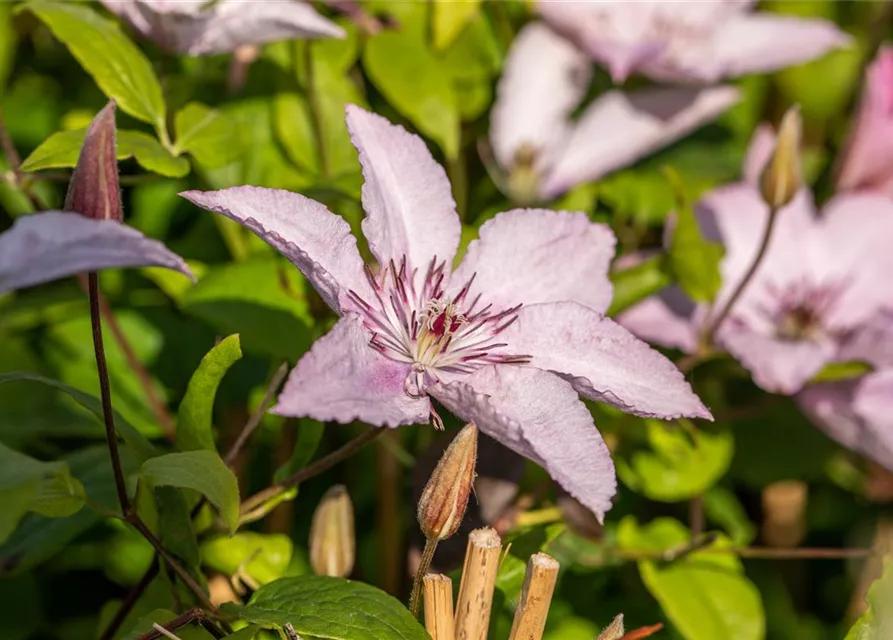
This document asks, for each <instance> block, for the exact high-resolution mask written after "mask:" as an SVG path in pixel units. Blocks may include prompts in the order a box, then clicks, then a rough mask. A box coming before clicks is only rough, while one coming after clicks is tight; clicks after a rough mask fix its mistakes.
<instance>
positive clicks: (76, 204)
mask: <svg viewBox="0 0 893 640" xmlns="http://www.w3.org/2000/svg"><path fill="white" fill-rule="evenodd" d="M65 210H66V211H74V212H76V213H80V214H81V215H84V216H86V217H88V218H96V219H97V220H118V221H120V220H121V191H120V189H119V188H118V160H117V156H116V146H115V102H114V101H113V100H110V101H109V103H108V104H107V105H106V106H105V107H103V109H102V111H100V112H99V113H98V114H96V117H95V118H93V122H91V123H90V126H89V127H87V133H86V135H85V136H84V146H82V147H81V153H80V155H79V156H78V163H77V165H76V166H75V168H74V173H73V174H72V176H71V182H70V183H69V185H68V194H67V195H66V196H65Z"/></svg>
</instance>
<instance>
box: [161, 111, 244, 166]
mask: <svg viewBox="0 0 893 640" xmlns="http://www.w3.org/2000/svg"><path fill="white" fill-rule="evenodd" d="M174 131H175V133H176V136H177V138H176V141H175V143H174V146H175V150H176V151H177V152H180V153H183V152H188V153H190V154H191V155H192V156H193V157H194V158H195V159H196V160H197V161H198V162H200V163H201V164H203V165H205V166H207V167H219V166H222V165H225V164H228V163H229V162H232V161H233V160H235V159H236V158H237V157H238V153H239V147H238V139H237V138H236V132H235V127H234V125H233V123H232V122H231V121H230V120H229V119H228V118H227V117H226V116H224V115H223V114H222V113H220V112H219V111H218V110H217V109H212V108H211V107H209V106H207V105H204V104H202V103H200V102H190V103H189V104H187V105H186V106H185V107H183V108H182V109H180V110H179V111H177V114H176V115H175V116H174Z"/></svg>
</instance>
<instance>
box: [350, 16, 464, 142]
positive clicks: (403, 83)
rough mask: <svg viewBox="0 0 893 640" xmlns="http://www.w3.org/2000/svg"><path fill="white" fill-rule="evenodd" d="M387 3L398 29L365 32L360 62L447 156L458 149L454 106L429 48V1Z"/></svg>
mask: <svg viewBox="0 0 893 640" xmlns="http://www.w3.org/2000/svg"><path fill="white" fill-rule="evenodd" d="M389 6H390V7H391V9H392V13H395V14H396V19H397V20H398V21H399V23H400V30H399V31H398V30H394V29H386V30H383V31H382V32H381V33H379V34H378V35H376V36H374V37H373V38H370V39H369V41H368V42H367V43H366V48H365V50H364V51H363V66H364V67H365V68H366V71H367V72H368V74H369V77H370V79H371V80H372V82H373V83H374V84H375V86H376V88H378V90H379V91H381V92H382V94H384V96H385V97H386V98H387V99H388V101H389V102H390V103H391V104H392V105H394V107H395V108H396V109H397V111H399V112H400V113H402V114H403V115H404V116H406V117H407V118H409V120H410V121H412V123H413V124H414V125H415V126H416V127H417V128H418V129H419V131H421V132H422V133H424V134H425V135H427V136H429V137H430V138H431V139H433V140H434V141H435V142H436V143H437V144H438V145H439V146H440V148H441V149H442V150H443V153H444V155H446V157H447V158H448V159H454V158H456V157H457V156H458V154H459V107H458V104H457V101H456V96H455V94H454V93H453V89H452V86H451V78H450V76H449V75H448V74H446V73H444V72H443V71H444V70H443V68H442V65H441V63H440V60H439V59H438V58H437V57H436V56H435V55H434V54H433V53H432V52H431V51H430V50H429V49H428V43H427V41H426V37H425V26H426V20H427V12H428V3H423V2H403V3H394V4H393V5H389Z"/></svg>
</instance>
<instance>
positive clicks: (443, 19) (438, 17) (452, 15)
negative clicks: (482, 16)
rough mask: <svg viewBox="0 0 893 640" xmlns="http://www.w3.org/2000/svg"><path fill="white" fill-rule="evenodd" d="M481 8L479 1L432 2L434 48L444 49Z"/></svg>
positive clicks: (450, 0)
mask: <svg viewBox="0 0 893 640" xmlns="http://www.w3.org/2000/svg"><path fill="white" fill-rule="evenodd" d="M480 8H481V0H468V1H467V2H454V1H453V0H435V2H434V7H433V11H434V20H433V30H434V48H435V49H446V48H447V47H448V46H450V44H452V43H453V41H454V40H455V39H456V37H457V36H458V35H459V34H460V33H461V32H462V30H463V29H464V28H465V27H466V25H467V24H468V23H469V22H470V21H471V20H472V18H474V17H475V15H477V13H478V12H479V11H480Z"/></svg>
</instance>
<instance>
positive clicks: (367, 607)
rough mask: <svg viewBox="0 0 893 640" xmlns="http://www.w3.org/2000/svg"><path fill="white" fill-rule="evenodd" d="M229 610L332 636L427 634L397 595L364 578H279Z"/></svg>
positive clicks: (407, 638)
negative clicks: (365, 582)
mask: <svg viewBox="0 0 893 640" xmlns="http://www.w3.org/2000/svg"><path fill="white" fill-rule="evenodd" d="M221 608H222V609H223V610H224V611H226V612H227V613H232V614H235V615H237V616H239V617H240V618H242V619H244V620H247V621H248V622H252V623H254V624H259V625H261V626H262V627H266V628H274V629H281V628H282V627H283V626H285V625H286V624H288V623H290V624H291V625H292V627H294V630H295V631H296V632H297V633H298V635H300V636H313V637H318V638H329V639H331V640H428V639H429V636H428V633H427V632H426V631H425V629H424V628H423V627H422V626H421V625H420V624H419V623H418V622H416V620H415V619H414V618H413V617H412V615H411V614H410V613H409V610H408V609H407V608H406V607H405V606H403V604H402V603H400V602H399V601H398V600H396V599H394V598H393V597H391V596H389V595H388V594H386V593H385V592H384V591H381V590H380V589H376V588H375V587H373V586H370V585H368V584H363V583H362V582H353V581H352V580H345V579H343V578H331V577H328V576H299V577H295V578H281V579H279V580H276V581H275V582H271V583H269V584H267V585H264V586H263V587H261V588H260V589H258V590H257V591H256V592H255V593H254V595H253V596H252V597H251V600H249V601H248V604H246V605H241V606H240V605H234V604H225V605H223V607H221Z"/></svg>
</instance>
